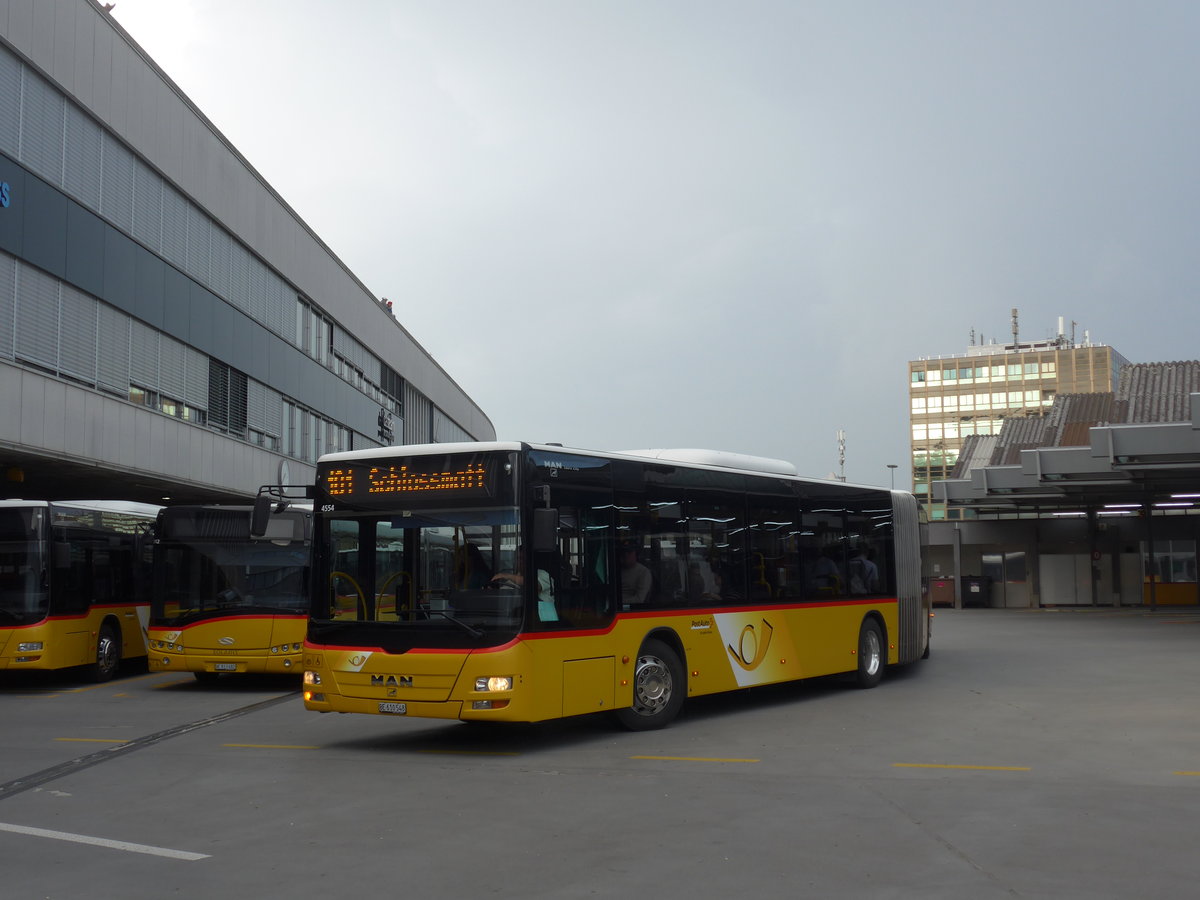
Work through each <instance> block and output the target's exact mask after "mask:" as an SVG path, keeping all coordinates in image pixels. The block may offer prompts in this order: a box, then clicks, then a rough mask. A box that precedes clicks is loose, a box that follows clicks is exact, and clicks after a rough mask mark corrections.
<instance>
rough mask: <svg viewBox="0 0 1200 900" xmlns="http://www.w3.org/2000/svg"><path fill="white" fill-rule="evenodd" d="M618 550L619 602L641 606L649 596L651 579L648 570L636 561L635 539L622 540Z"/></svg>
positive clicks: (626, 605) (625, 604)
mask: <svg viewBox="0 0 1200 900" xmlns="http://www.w3.org/2000/svg"><path fill="white" fill-rule="evenodd" d="M618 550H619V556H620V560H621V604H622V606H625V607H629V606H642V605H644V604H645V602H646V598H647V597H649V596H650V587H651V584H652V580H653V579H652V578H651V576H650V570H649V569H647V568H646V567H645V566H643V565H642V564H641V563H640V562H638V558H637V552H638V545H637V542H636V541H622V542H621V544H620V547H619V548H618Z"/></svg>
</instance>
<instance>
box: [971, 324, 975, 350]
mask: <svg viewBox="0 0 1200 900" xmlns="http://www.w3.org/2000/svg"><path fill="white" fill-rule="evenodd" d="M971 346H972V347H974V346H975V329H974V328H972V329H971Z"/></svg>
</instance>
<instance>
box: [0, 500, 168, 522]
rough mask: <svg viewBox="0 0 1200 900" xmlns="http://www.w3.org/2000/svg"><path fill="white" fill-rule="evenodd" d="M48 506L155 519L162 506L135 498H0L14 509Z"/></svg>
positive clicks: (9, 507) (4, 506)
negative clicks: (137, 500)
mask: <svg viewBox="0 0 1200 900" xmlns="http://www.w3.org/2000/svg"><path fill="white" fill-rule="evenodd" d="M48 506H73V507H75V508H76V509H87V510H91V511H92V512H114V513H127V514H129V515H136V516H146V517H147V518H151V519H153V518H154V517H155V516H157V515H158V511H159V510H160V509H162V507H161V506H155V505H154V504H153V503H137V502H135V501H133V500H13V499H9V500H0V507H3V508H8V509H13V508H25V509H32V508H37V509H45V508H46V507H48Z"/></svg>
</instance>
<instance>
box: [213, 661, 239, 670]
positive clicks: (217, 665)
mask: <svg viewBox="0 0 1200 900" xmlns="http://www.w3.org/2000/svg"><path fill="white" fill-rule="evenodd" d="M213 668H214V669H216V670H217V671H218V672H236V671H237V663H213Z"/></svg>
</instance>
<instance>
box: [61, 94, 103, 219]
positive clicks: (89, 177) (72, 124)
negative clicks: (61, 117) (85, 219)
mask: <svg viewBox="0 0 1200 900" xmlns="http://www.w3.org/2000/svg"><path fill="white" fill-rule="evenodd" d="M102 143H103V140H102V138H101V136H100V126H99V125H97V124H96V123H95V122H93V121H92V120H91V119H90V118H89V117H88V116H86V115H84V114H83V113H82V112H81V111H80V110H79V108H78V107H77V106H75V105H74V104H73V103H71V104H68V105H67V129H66V148H65V154H66V163H65V167H64V170H63V188H64V190H66V192H67V193H68V194H70V195H71V196H72V197H74V198H75V199H77V200H78V201H79V202H80V203H82V204H83V205H84V206H87V207H88V208H89V209H99V208H100V182H101V174H102V168H101V152H100V148H101V145H102Z"/></svg>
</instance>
